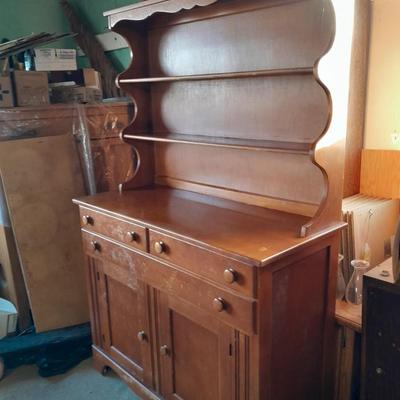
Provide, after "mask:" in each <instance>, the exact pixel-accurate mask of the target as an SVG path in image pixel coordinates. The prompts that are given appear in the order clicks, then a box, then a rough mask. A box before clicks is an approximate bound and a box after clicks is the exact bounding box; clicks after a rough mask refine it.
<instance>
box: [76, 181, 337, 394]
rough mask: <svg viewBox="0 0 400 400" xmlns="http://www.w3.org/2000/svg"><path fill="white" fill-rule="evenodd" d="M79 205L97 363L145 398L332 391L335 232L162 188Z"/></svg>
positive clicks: (280, 215)
mask: <svg viewBox="0 0 400 400" xmlns="http://www.w3.org/2000/svg"><path fill="white" fill-rule="evenodd" d="M79 204H80V214H81V220H82V236H83V243H84V250H85V253H86V257H87V272H88V280H89V287H90V301H91V310H92V327H93V342H94V346H93V350H94V357H95V361H96V366H97V367H98V369H99V370H101V371H103V370H104V368H105V367H109V368H112V369H113V370H115V371H116V372H117V373H118V374H119V375H120V376H122V377H123V379H124V380H125V381H126V382H127V383H128V384H129V385H131V387H132V388H133V389H134V391H135V392H137V393H138V394H139V395H140V396H141V397H142V398H144V399H154V398H158V397H157V396H160V398H165V399H199V400H206V399H209V400H217V399H221V400H222V399H226V400H228V399H274V400H278V399H282V400H283V399H315V400H317V399H323V398H330V397H331V396H330V393H333V388H332V385H333V377H334V365H333V360H332V359H331V356H332V355H333V357H334V343H335V339H334V337H333V336H332V335H334V332H335V330H334V329H335V326H334V302H333V301H332V299H333V300H334V299H335V293H334V290H335V288H334V285H332V284H331V282H334V280H335V279H334V277H335V273H336V264H337V251H338V249H337V243H338V234H337V232H336V231H335V230H332V231H330V232H326V233H324V234H323V235H320V236H316V237H313V238H307V239H299V238H296V230H295V226H296V223H298V222H299V221H298V219H299V217H298V216H294V215H290V214H284V213H282V212H272V211H270V210H264V209H258V208H256V207H248V206H245V205H238V204H235V203H233V202H230V201H228V200H220V201H219V202H218V204H216V199H213V198H210V197H208V196H204V195H196V194H194V193H189V192H184V191H179V190H173V189H168V188H157V187H154V188H148V189H143V190H136V191H129V192H124V193H122V194H119V193H103V194H100V195H97V196H94V197H90V198H86V199H82V200H79ZM279 221H282V222H281V223H279ZM282 237H286V239H285V241H284V242H281V239H282ZM285 248H286V249H285ZM287 248H288V249H289V250H288V249H287ZM233 250H234V251H233ZM271 252H273V256H271V258H270V259H269V261H268V262H265V261H264V258H263V257H261V254H268V253H271ZM289 383H290V384H289Z"/></svg>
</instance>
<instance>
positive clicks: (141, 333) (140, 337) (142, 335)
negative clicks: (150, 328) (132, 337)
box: [137, 331, 147, 342]
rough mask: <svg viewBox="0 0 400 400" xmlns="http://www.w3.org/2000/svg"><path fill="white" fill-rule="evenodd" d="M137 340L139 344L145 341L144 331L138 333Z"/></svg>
mask: <svg viewBox="0 0 400 400" xmlns="http://www.w3.org/2000/svg"><path fill="white" fill-rule="evenodd" d="M137 338H138V340H139V342H144V341H145V340H146V339H147V335H146V332H145V331H140V332H138V334H137Z"/></svg>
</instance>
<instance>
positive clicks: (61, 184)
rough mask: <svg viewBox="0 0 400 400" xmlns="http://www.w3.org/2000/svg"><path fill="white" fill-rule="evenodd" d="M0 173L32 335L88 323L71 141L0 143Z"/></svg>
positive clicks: (79, 190)
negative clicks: (30, 309)
mask: <svg viewBox="0 0 400 400" xmlns="http://www.w3.org/2000/svg"><path fill="white" fill-rule="evenodd" d="M0 173H1V177H2V180H3V185H4V190H5V194H6V199H7V205H8V209H9V212H10V216H11V222H12V226H13V230H14V234H15V238H16V242H17V247H18V253H19V257H20V261H21V265H22V269H23V273H24V278H25V282H26V285H27V289H28V295H29V300H30V304H31V308H32V314H33V319H34V322H35V325H36V329H37V331H39V332H41V331H46V330H50V329H56V328H61V327H65V326H70V325H75V324H79V323H82V322H86V321H87V320H88V309H87V301H86V293H85V285H84V269H83V265H82V264H83V258H82V253H81V245H80V235H79V223H78V219H77V218H78V216H77V213H76V210H75V209H74V207H73V205H72V202H71V200H72V198H74V197H79V196H81V195H83V194H84V189H83V181H82V174H81V171H80V166H79V161H78V158H77V154H76V151H75V147H74V143H73V139H72V137H71V136H54V137H43V138H37V139H28V140H17V141H9V142H2V143H0Z"/></svg>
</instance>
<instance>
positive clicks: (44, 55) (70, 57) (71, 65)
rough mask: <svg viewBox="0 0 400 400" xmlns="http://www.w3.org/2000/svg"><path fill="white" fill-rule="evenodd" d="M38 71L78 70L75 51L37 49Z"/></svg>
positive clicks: (35, 51) (36, 63)
mask: <svg viewBox="0 0 400 400" xmlns="http://www.w3.org/2000/svg"><path fill="white" fill-rule="evenodd" d="M34 53H35V68H36V71H67V70H76V69H77V68H78V67H77V64H76V50H75V49H46V48H43V49H35V50H34Z"/></svg>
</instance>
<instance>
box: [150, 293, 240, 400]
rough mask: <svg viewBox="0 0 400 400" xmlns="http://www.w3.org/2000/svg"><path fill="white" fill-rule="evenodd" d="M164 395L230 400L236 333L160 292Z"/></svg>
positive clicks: (194, 399)
mask: <svg viewBox="0 0 400 400" xmlns="http://www.w3.org/2000/svg"><path fill="white" fill-rule="evenodd" d="M157 300H158V309H159V343H160V365H161V392H162V394H163V396H164V397H165V398H166V399H168V400H170V399H171V400H172V399H173V400H178V399H179V400H228V399H233V394H234V360H235V355H234V347H235V346H234V345H233V344H234V330H233V329H232V328H229V327H227V326H225V325H223V324H222V323H221V322H219V321H216V320H215V319H214V318H211V317H210V315H209V314H208V313H206V312H204V311H202V310H200V309H196V308H194V307H193V306H192V305H188V304H187V303H185V302H183V301H181V300H179V299H177V298H174V297H173V296H170V295H167V294H164V293H158V296H157Z"/></svg>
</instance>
